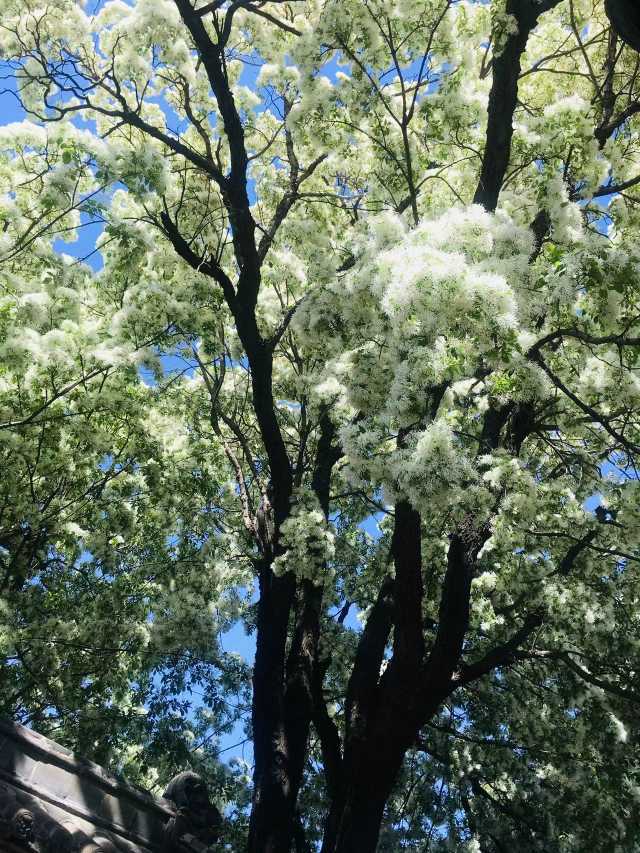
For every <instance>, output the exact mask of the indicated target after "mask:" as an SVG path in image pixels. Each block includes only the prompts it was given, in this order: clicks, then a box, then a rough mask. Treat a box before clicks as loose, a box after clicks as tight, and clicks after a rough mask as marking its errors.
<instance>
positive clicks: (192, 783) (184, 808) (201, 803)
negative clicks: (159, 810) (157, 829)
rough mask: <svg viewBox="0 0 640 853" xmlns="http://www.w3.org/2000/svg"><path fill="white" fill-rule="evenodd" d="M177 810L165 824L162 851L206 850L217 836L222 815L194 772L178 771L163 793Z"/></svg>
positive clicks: (175, 852)
mask: <svg viewBox="0 0 640 853" xmlns="http://www.w3.org/2000/svg"><path fill="white" fill-rule="evenodd" d="M163 797H164V799H165V800H168V801H169V802H170V803H171V805H173V806H174V807H175V809H176V815H175V817H173V818H171V820H169V822H168V823H167V825H166V827H165V838H164V848H163V853H185V851H188V850H196V851H200V850H205V849H206V848H207V847H208V846H209V845H210V844H213V843H214V842H216V841H217V840H218V838H219V837H220V825H221V823H222V816H221V814H220V812H219V811H218V809H217V808H216V807H215V806H214V805H213V803H212V802H211V800H210V798H209V791H208V789H207V786H206V784H205V782H204V781H203V780H202V779H201V777H200V776H198V774H197V773H192V772H191V771H186V772H184V773H179V774H178V775H177V776H176V777H175V778H174V779H172V780H171V782H169V785H168V786H167V789H166V791H165V792H164V794H163Z"/></svg>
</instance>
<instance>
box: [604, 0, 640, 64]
mask: <svg viewBox="0 0 640 853" xmlns="http://www.w3.org/2000/svg"><path fill="white" fill-rule="evenodd" d="M604 7H605V11H606V13H607V17H608V18H609V21H610V22H611V26H612V27H613V29H614V30H615V31H616V33H617V34H618V35H619V36H620V38H621V39H622V41H623V42H625V44H628V45H629V46H630V47H632V48H633V49H634V50H637V51H640V2H638V0H605V4H604Z"/></svg>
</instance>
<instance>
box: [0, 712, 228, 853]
mask: <svg viewBox="0 0 640 853" xmlns="http://www.w3.org/2000/svg"><path fill="white" fill-rule="evenodd" d="M169 798H170V799H169ZM219 823H220V815H219V813H218V811H217V809H216V808H215V806H212V805H211V804H210V803H209V801H208V794H207V792H206V788H205V786H204V785H203V783H202V781H201V780H200V779H199V777H197V776H196V775H195V774H193V773H182V774H180V776H178V777H176V779H175V780H173V781H172V783H171V784H170V785H169V787H168V788H167V791H166V792H165V798H160V797H152V796H151V795H150V794H148V793H146V792H145V791H142V790H141V789H138V788H136V787H133V786H131V785H128V784H126V783H125V782H123V781H122V780H121V779H119V778H118V777H116V776H113V775H112V774H110V773H107V772H106V771H105V770H104V769H103V768H102V767H99V766H98V765H97V764H93V763H92V762H90V761H87V760H85V759H82V758H79V757H76V756H75V755H74V754H73V753H72V752H70V751H69V750H68V749H65V748H64V747H62V746H60V745H59V744H57V743H55V742H54V741H51V740H49V739H48V738H46V737H43V736H42V735H40V734H37V733H36V732H33V731H31V730H30V729H27V728H25V727H24V726H21V725H18V724H17V723H11V722H6V721H2V720H0V851H11V853H14V851H15V853H18V851H19V853H25V851H29V853H76V851H77V853H203V851H205V850H207V849H208V845H210V844H211V843H213V842H214V841H215V840H216V839H217V835H218V829H219Z"/></svg>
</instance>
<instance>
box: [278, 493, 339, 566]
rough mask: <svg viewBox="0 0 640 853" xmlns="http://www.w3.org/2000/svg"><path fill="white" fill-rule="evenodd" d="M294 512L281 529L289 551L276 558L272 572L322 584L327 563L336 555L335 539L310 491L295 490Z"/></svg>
mask: <svg viewBox="0 0 640 853" xmlns="http://www.w3.org/2000/svg"><path fill="white" fill-rule="evenodd" d="M292 503H293V506H292V509H291V513H290V515H289V517H288V518H287V520H286V521H285V522H284V524H283V525H282V528H281V530H280V541H281V543H282V545H283V546H284V548H285V549H286V550H285V552H284V554H282V555H281V556H280V557H277V558H276V560H275V561H274V564H273V570H274V572H275V573H276V574H278V575H283V574H286V573H287V572H293V573H294V574H295V575H296V576H297V577H299V578H307V579H309V580H313V581H318V582H322V580H323V578H326V577H327V576H328V574H329V573H328V571H327V563H329V562H330V561H331V560H332V559H333V557H334V554H335V536H334V533H333V531H332V530H331V527H330V525H329V524H328V523H327V521H326V519H325V517H324V513H323V512H322V509H321V508H320V505H319V503H318V499H317V497H316V496H315V494H314V492H312V491H311V489H309V488H306V487H304V486H303V487H301V488H299V489H296V490H295V492H294V494H293V497H292Z"/></svg>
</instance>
